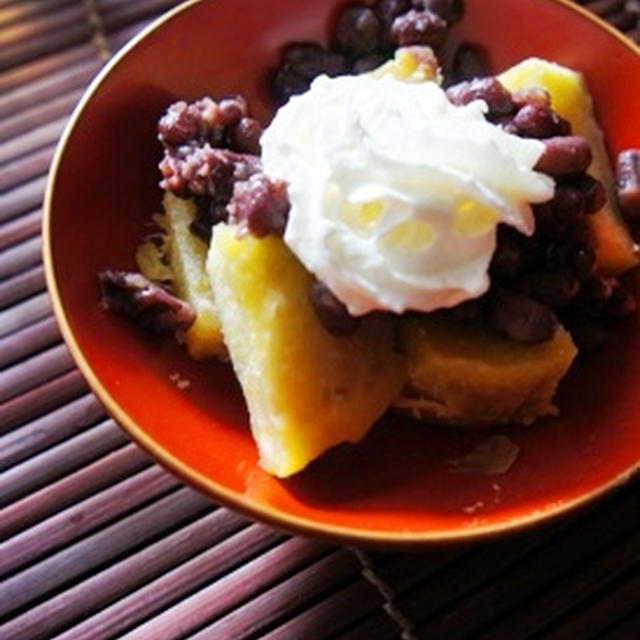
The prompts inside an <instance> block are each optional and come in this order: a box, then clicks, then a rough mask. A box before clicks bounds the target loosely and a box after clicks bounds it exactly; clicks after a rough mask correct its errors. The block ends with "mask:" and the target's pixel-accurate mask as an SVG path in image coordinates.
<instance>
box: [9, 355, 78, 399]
mask: <svg viewBox="0 0 640 640" xmlns="http://www.w3.org/2000/svg"><path fill="white" fill-rule="evenodd" d="M74 366H75V364H74V362H73V358H72V357H71V354H70V353H69V349H67V345H66V344H59V345H56V346H55V347H51V348H50V349H47V350H46V351H43V352H42V353H39V354H37V355H35V356H31V357H30V358H28V359H27V360H24V361H23V362H20V363H19V364H15V365H13V366H12V367H10V368H9V369H5V370H4V371H2V372H0V402H1V401H4V400H7V399H9V398H13V397H14V396H17V395H18V394H20V393H23V392H24V391H28V390H29V389H33V388H34V387H37V386H38V385H39V384H41V383H42V382H46V381H47V380H51V379H52V378H56V377H57V376H59V375H61V374H63V373H65V372H66V371H69V370H70V369H73V368H74Z"/></svg>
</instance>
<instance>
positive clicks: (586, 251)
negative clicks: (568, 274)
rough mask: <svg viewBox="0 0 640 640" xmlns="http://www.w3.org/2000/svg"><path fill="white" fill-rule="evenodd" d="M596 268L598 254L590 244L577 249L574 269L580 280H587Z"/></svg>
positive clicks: (574, 256)
mask: <svg viewBox="0 0 640 640" xmlns="http://www.w3.org/2000/svg"><path fill="white" fill-rule="evenodd" d="M595 268H596V254H595V251H594V250H593V249H592V247H591V246H589V245H584V246H582V247H579V248H578V249H576V251H575V253H574V255H573V270H574V273H575V274H576V277H577V278H578V280H580V282H584V281H585V280H587V279H588V278H589V277H590V276H591V275H593V272H594V270H595Z"/></svg>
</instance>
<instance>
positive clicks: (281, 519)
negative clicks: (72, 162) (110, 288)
mask: <svg viewBox="0 0 640 640" xmlns="http://www.w3.org/2000/svg"><path fill="white" fill-rule="evenodd" d="M206 1H210V0H186V1H185V2H183V3H181V4H179V5H178V6H176V7H174V8H173V9H171V10H169V11H168V12H166V13H165V14H163V15H161V16H160V17H158V18H157V19H156V20H154V21H153V22H152V23H151V24H149V25H148V26H147V27H145V28H144V29H142V30H141V31H140V33H138V34H137V35H135V36H134V37H133V38H132V39H131V40H129V41H128V42H127V43H126V44H125V45H124V46H123V47H122V48H121V49H120V50H119V51H118V52H117V53H116V54H114V55H113V57H112V58H111V59H110V60H109V61H108V62H107V63H106V64H105V65H104V67H103V68H102V69H101V70H100V72H99V73H98V74H97V75H96V77H95V78H94V79H93V80H92V82H91V83H90V84H89V86H88V87H87V89H86V90H85V92H84V94H83V95H82V97H81V99H80V101H79V102H78V104H77V106H76V107H75V109H74V111H73V113H72V114H71V116H70V118H69V121H68V123H67V125H66V126H65V129H64V131H63V133H62V135H61V137H60V140H59V142H58V145H57V148H56V151H55V155H54V157H53V160H52V163H51V167H50V171H49V177H48V181H47V186H46V191H45V197H44V206H43V220H42V237H43V247H42V254H43V262H44V271H45V280H46V284H47V289H48V292H49V296H50V300H51V304H52V308H53V312H54V315H55V317H56V319H57V322H58V324H59V327H60V331H61V334H62V337H63V339H64V341H65V343H66V345H67V347H68V348H69V351H70V353H71V355H72V357H73V359H74V361H75V364H76V365H77V367H78V368H79V369H80V372H81V373H82V375H83V376H84V377H85V379H86V381H87V383H88V385H89V387H90V388H91V390H92V391H93V392H94V393H95V394H96V396H97V397H98V399H99V401H100V402H101V403H102V405H103V406H104V407H105V408H106V410H107V412H108V413H109V414H110V415H111V416H112V417H113V418H114V419H115V421H116V422H117V423H118V424H119V426H120V427H121V428H122V429H124V431H125V432H126V433H127V434H128V435H129V436H130V437H131V438H132V440H133V441H134V442H136V443H137V444H139V445H140V446H141V447H142V448H143V449H144V450H146V451H147V452H148V453H149V454H151V456H152V457H153V458H154V460H156V461H157V462H159V463H160V464H161V465H162V466H164V467H165V468H167V469H169V470H170V471H171V472H173V473H175V474H176V475H177V476H178V477H180V478H181V479H183V480H184V481H185V482H186V483H187V484H189V485H190V486H192V487H194V488H195V489H197V490H199V491H201V492H203V493H204V494H206V495H207V496H208V497H210V498H212V499H214V500H215V501H217V502H220V503H221V504H223V505H225V506H227V507H230V508H232V509H234V510H236V511H238V512H240V513H242V514H244V515H246V516H248V517H250V518H252V519H254V520H259V521H261V522H266V523H268V524H270V525H273V526H276V527H278V528H280V529H284V530H286V531H288V532H291V533H294V534H302V535H307V536H314V537H319V538H324V539H327V540H330V541H333V542H336V543H339V544H345V543H346V544H359V545H365V546H369V547H385V548H403V549H407V548H420V547H426V546H434V545H438V544H443V543H455V542H464V541H476V540H481V539H483V540H484V539H488V538H493V537H497V536H500V535H504V534H507V533H511V532H516V531H521V530H523V529H527V528H529V527H531V526H533V525H535V524H538V523H541V522H543V521H548V520H550V519H552V518H557V517H559V516H561V515H563V514H566V513H568V512H570V511H573V510H576V509H578V508H580V507H583V506H585V505H587V504H589V503H591V502H593V501H595V500H596V499H598V498H599V497H601V496H603V495H604V494H606V493H608V492H610V491H612V490H614V489H616V488H618V487H620V486H622V485H623V484H625V483H626V482H628V481H629V480H630V479H631V478H632V476H634V475H635V474H637V473H638V472H640V461H638V462H637V463H635V464H633V465H631V466H630V467H629V468H627V469H626V470H625V471H623V472H621V473H620V474H618V475H617V476H615V477H614V478H613V479H611V480H609V481H608V482H606V483H604V484H602V485H600V486H599V487H597V488H595V489H593V490H591V491H589V492H588V493H585V494H582V495H580V496H578V497H576V498H574V499H572V500H570V501H568V502H564V503H562V504H560V505H558V504H553V505H552V506H550V507H549V508H547V509H545V510H540V511H538V510H536V511H535V512H533V513H530V514H529V515H526V516H519V517H515V518H510V519H508V520H505V521H504V522H501V523H497V524H491V525H483V526H474V527H469V528H464V529H461V528H459V529H450V530H447V531H437V532H432V531H420V532H402V531H393V530H392V531H384V530H380V531H376V530H371V529H365V528H358V527H352V526H344V525H332V524H323V523H320V522H317V521H315V520H313V519H310V518H305V517H301V516H296V515H292V514H290V513H287V512H286V511H282V510H280V509H278V508H277V507H272V506H269V505H265V504H261V503H258V502H255V501H253V500H251V499H248V498H247V497H245V496H244V495H243V494H242V493H241V492H238V491H234V490H232V489H229V488H228V487H226V486H224V485H222V484H220V483H218V482H216V481H214V480H212V479H211V478H209V477H207V476H206V475H205V474H202V473H200V472H198V471H195V470H194V469H192V468H191V467H190V466H189V465H187V464H185V463H184V462H182V461H181V460H180V459H179V458H177V457H175V456H174V455H173V454H171V453H170V452H169V451H168V450H167V449H165V448H164V447H163V446H162V445H161V444H160V443H159V442H157V441H156V440H155V439H154V438H152V437H151V436H149V435H148V434H147V433H146V432H145V430H144V429H143V428H142V427H141V426H140V425H139V424H138V423H137V422H136V421H135V420H134V419H133V418H132V417H131V416H130V415H129V414H127V413H126V412H125V411H124V410H123V409H122V408H121V407H120V405H119V404H118V402H117V401H116V399H115V398H114V397H113V396H112V395H111V394H110V393H109V392H108V391H107V389H106V388H105V387H104V386H103V385H102V383H101V381H100V378H99V376H98V375H97V374H96V373H95V372H94V370H93V369H92V367H91V365H90V364H89V362H88V361H87V359H86V358H85V356H84V354H83V352H82V350H81V349H80V346H79V345H78V342H77V341H76V338H75V336H74V334H73V331H72V329H71V326H70V324H69V320H68V318H67V314H66V311H65V309H64V306H63V304H62V300H61V297H60V292H59V289H58V283H57V281H56V276H55V266H54V261H53V251H52V231H51V222H52V216H53V210H52V207H53V197H54V191H55V188H56V180H57V177H58V172H59V168H60V165H61V162H62V159H63V156H64V153H65V149H66V147H67V143H68V141H69V139H70V137H71V135H72V133H73V130H74V129H75V126H76V124H77V122H78V121H79V120H80V118H81V117H82V115H83V113H84V111H85V109H86V107H87V106H88V105H89V103H90V102H91V100H92V99H93V97H94V96H95V94H96V93H97V91H98V89H99V88H100V86H101V85H102V84H103V82H105V81H106V80H107V78H108V77H109V75H110V73H111V71H112V70H113V69H114V68H115V67H116V66H118V65H119V64H120V62H121V61H122V60H123V59H124V58H125V57H126V56H127V55H128V54H129V53H130V52H131V51H132V50H133V49H134V48H135V47H136V46H137V45H138V44H139V43H140V42H142V41H143V40H145V39H146V38H147V37H148V36H150V35H151V34H153V33H154V32H155V31H157V30H158V29H160V28H162V27H163V26H164V25H165V24H166V23H168V22H170V21H171V20H172V19H173V18H175V17H176V16H177V15H179V14H181V13H182V12H184V11H187V10H189V9H190V8H192V7H194V6H195V5H198V4H200V3H202V2H206ZM545 1H546V2H551V3H555V4H558V5H561V6H563V7H565V8H566V9H569V10H570V11H573V12H574V13H575V14H577V15H578V16H581V17H582V18H583V19H586V20H588V21H590V22H592V23H593V24H594V25H596V26H597V27H599V28H600V29H603V30H604V31H606V32H607V33H608V34H609V35H610V36H612V37H614V38H615V39H616V40H618V41H619V42H620V44H622V45H623V46H625V47H627V48H628V49H630V50H631V51H632V52H633V53H635V54H636V55H637V56H638V57H639V58H640V46H639V45H637V44H636V43H635V42H633V41H632V40H631V39H630V38H628V37H627V36H625V35H624V34H623V33H621V32H620V31H618V30H617V29H616V28H615V27H613V26H612V25H611V24H609V23H607V22H606V21H605V20H604V19H602V18H600V17H599V16H597V15H595V14H593V13H591V12H590V11H588V10H587V9H586V8H584V7H583V6H581V5H578V4H576V3H575V2H573V1H572V0H545Z"/></svg>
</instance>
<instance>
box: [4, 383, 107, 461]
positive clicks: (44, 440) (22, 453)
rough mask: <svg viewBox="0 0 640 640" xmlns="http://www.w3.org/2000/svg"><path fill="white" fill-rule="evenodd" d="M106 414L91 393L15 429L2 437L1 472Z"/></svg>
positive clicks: (77, 431)
mask: <svg viewBox="0 0 640 640" xmlns="http://www.w3.org/2000/svg"><path fill="white" fill-rule="evenodd" d="M103 417H104V411H103V409H102V407H101V406H100V404H99V403H98V401H97V400H96V398H95V397H94V396H93V394H90V393H88V394H86V395H84V396H81V397H80V398H77V399H76V400H73V401H72V402H69V403H68V404H66V405H64V406H63V407H59V408H58V409H55V410H54V411H50V412H49V413H47V414H45V415H43V416H40V417H39V418H36V419H35V420H32V421H31V422H28V423H27V424H25V425H23V426H21V427H19V428H18V429H14V430H13V431H11V432H9V433H8V434H7V435H5V436H3V437H2V440H0V471H1V470H4V469H7V468H9V467H10V466H12V465H14V464H16V463H18V462H20V461H22V460H25V459H26V458H28V457H29V456H32V455H34V454H36V453H39V452H40V451H42V450H43V449H46V448H47V447H50V446H52V445H54V444H56V443H58V442H61V441H62V440H64V439H65V438H69V437H71V436H73V435H75V434H76V433H79V432H80V431H84V430H85V429H86V428H87V427H89V426H90V425H92V424H94V423H96V422H97V421H98V420H99V419H100V418H103Z"/></svg>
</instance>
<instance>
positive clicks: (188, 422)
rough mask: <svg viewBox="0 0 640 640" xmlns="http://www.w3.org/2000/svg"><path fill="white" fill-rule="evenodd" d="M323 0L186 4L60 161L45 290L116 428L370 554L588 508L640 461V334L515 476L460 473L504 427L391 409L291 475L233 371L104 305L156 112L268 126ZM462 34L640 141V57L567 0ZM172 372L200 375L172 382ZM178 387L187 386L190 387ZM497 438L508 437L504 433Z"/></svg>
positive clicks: (103, 97) (282, 520)
mask: <svg viewBox="0 0 640 640" xmlns="http://www.w3.org/2000/svg"><path fill="white" fill-rule="evenodd" d="M330 5H331V3H328V2H326V0H306V1H305V2H300V1H299V0H277V1H276V0H271V1H270V2H258V1H257V0H201V1H196V2H190V3H187V4H186V5H183V6H182V7H180V8H178V9H177V10H174V11H173V12H171V13H170V14H169V15H168V17H165V18H163V19H162V20H160V21H159V22H158V23H156V24H155V25H154V26H153V27H152V28H150V29H148V30H146V32H144V33H143V34H142V35H141V36H139V37H138V38H136V39H135V40H134V41H133V42H132V43H131V44H130V45H128V46H127V47H126V48H125V50H124V52H123V53H121V54H119V55H118V56H117V57H116V59H114V60H113V61H112V62H111V63H110V64H109V65H108V66H107V68H106V69H105V70H104V71H103V73H101V74H100V76H99V77H98V78H97V79H96V80H95V81H94V83H93V84H92V86H91V87H90V89H89V90H88V92H87V94H86V95H85V97H84V98H83V100H82V102H81V104H80V105H79V107H78V109H77V110H76V112H75V114H74V116H73V118H72V121H71V124H70V127H69V128H68V130H67V131H66V133H65V135H64V137H63V139H62V141H61V144H60V148H59V150H58V154H57V156H56V158H55V161H54V165H53V169H52V174H51V181H50V184H49V190H48V197H47V207H46V217H45V263H46V270H47V278H48V284H49V287H50V291H51V294H52V299H53V303H54V307H55V311H56V313H57V316H58V319H59V320H60V323H61V327H62V330H63V333H64V336H65V339H66V340H67V343H68V344H69V346H70V347H71V350H72V352H73V355H74V357H75V359H76V361H77V363H78V365H79V366H80V368H81V370H82V371H83V373H84V374H85V376H86V377H87V379H88V381H89V383H90V384H91V386H92V388H93V390H94V391H95V392H96V393H97V395H98V397H99V398H100V399H101V400H102V402H103V403H104V405H105V406H106V408H107V409H108V411H109V412H110V413H111V414H112V415H113V416H114V417H115V418H116V419H117V421H118V422H119V423H120V424H121V425H122V426H123V427H124V428H125V429H126V430H127V431H128V432H129V434H130V435H131V436H132V437H133V438H134V439H135V440H137V441H138V442H139V443H140V444H141V445H142V446H143V447H145V448H146V449H147V450H149V451H150V452H151V453H152V454H153V455H154V456H155V457H156V458H157V459H158V460H159V461H160V462H162V463H163V464H165V465H166V466H168V467H169V468H171V469H172V470H174V471H175V472H177V473H178V474H180V475H181V476H182V477H183V478H184V479H185V480H187V481H188V482H190V483H191V484H193V485H195V486H196V487H198V488H200V489H202V490H204V491H205V492H207V493H209V494H210V495H211V496H212V497H213V498H214V499H215V500H217V501H220V502H223V503H226V504H228V505H230V506H232V507H234V508H236V509H239V510H241V511H243V512H245V513H247V514H249V515H251V516H252V517H255V518H257V519H262V520H265V521H268V522H271V523H275V524H277V525H280V526H282V527H285V528H287V529H289V530H295V531H298V532H306V533H310V534H316V535H324V536H327V537H332V538H336V539H340V540H349V541H352V542H356V543H360V544H367V543H368V544H387V545H413V546H419V545H424V544H428V543H432V542H436V541H444V540H457V539H463V538H472V537H477V536H481V535H486V534H495V533H500V532H503V531H506V530H509V529H514V528H518V527H522V526H524V525H527V524H531V523H533V522H536V521H538V520H540V519H543V518H545V517H548V516H551V515H555V514H559V513H561V512H563V511H566V510H568V509H570V508H574V507H576V506H577V505H579V504H582V503H584V502H586V501H588V500H590V499H591V498H593V497H595V496H597V495H600V494H601V493H603V492H604V491H606V490H608V489H610V488H612V487H613V486H615V485H617V484H620V483H621V482H623V481H624V480H625V479H627V478H628V477H629V476H630V475H631V474H632V473H633V472H634V471H635V470H636V469H637V467H638V461H639V460H640V402H639V401H638V388H639V386H640V331H638V330H637V327H630V328H629V330H628V331H627V333H626V334H625V335H623V336H621V339H620V341H619V342H618V345H617V346H616V347H615V348H613V349H611V350H610V351H608V352H607V353H606V354H604V355H603V356H602V357H599V358H597V359H596V360H594V361H592V362H590V363H588V364H586V365H580V366H577V367H576V368H575V369H574V370H573V371H572V373H571V374H570V376H569V378H568V379H567V380H566V381H565V383H564V384H563V385H562V389H561V392H560V395H559V404H560V406H561V407H562V415H561V417H560V418H557V419H552V420H545V421H542V422H540V423H539V424H536V425H535V426H534V427H531V428H527V429H520V428H515V429H506V430H504V429H503V430H500V431H498V432H495V433H497V434H499V435H507V436H508V437H509V438H510V439H511V440H512V441H513V442H515V443H517V446H518V447H519V448H520V454H519V456H518V459H517V461H516V463H515V464H514V465H513V467H512V468H511V469H510V471H509V472H508V473H506V474H504V475H495V476H491V475H474V474H463V473H456V472H455V468H454V466H453V463H452V461H455V460H458V459H460V458H462V457H463V456H465V455H466V454H467V453H469V452H470V451H472V450H473V449H474V448H475V447H476V446H477V444H478V443H481V442H483V441H485V440H486V439H487V438H488V437H489V434H468V433H457V432H452V431H445V430H439V429H435V428H431V427H428V426H426V425H424V424H418V423H415V422H412V421H410V420H408V419H406V418H403V417H398V416H389V417H388V418H386V419H384V420H382V421H381V422H380V424H378V425H377V426H376V427H375V428H374V429H373V431H372V432H371V433H370V435H369V436H368V437H367V438H366V440H365V441H364V442H362V443H361V444H359V445H358V446H341V447H339V448H337V449H335V450H333V451H332V452H330V453H329V454H327V455H325V456H323V457H322V458H321V459H320V460H319V461H317V462H316V463H314V464H313V465H312V466H311V467H310V468H309V469H308V470H306V471H305V472H303V473H301V474H299V475H298V476H296V477H294V478H293V479H290V480H288V481H280V480H277V479H274V478H272V477H270V476H268V475H267V474H265V473H264V472H263V471H261V470H260V469H259V468H258V467H257V466H256V462H257V458H256V449H255V447H254V444H253V441H252V439H251V436H250V434H249V430H248V425H247V415H246V411H245V405H244V402H243V399H242V396H241V393H240V391H239V388H238V386H237V384H236V382H235V380H234V377H233V374H232V372H231V369H230V367H228V366H224V365H220V364H215V363H196V362H193V361H191V360H190V359H189V358H188V357H187V356H186V354H185V352H184V351H183V350H182V348H180V347H179V346H178V345H176V344H173V342H172V341H170V340H164V341H162V340H158V339H156V338H152V337H149V336H147V335H144V334H143V333H141V332H140V331H138V330H137V329H136V328H135V327H133V326H132V325H131V324H129V323H128V322H127V321H125V320H123V319H121V318H119V317H116V316H114V315H112V314H109V313H105V312H104V311H103V310H102V309H101V308H100V307H99V305H98V293H97V284H96V275H97V273H98V272H99V271H101V270H102V269H105V268H124V269H126V268H134V267H135V264H134V250H135V247H136V245H137V244H138V242H139V241H140V239H141V238H142V237H143V236H144V235H145V233H147V232H148V230H149V220H150V215H151V213H153V212H154V211H157V210H158V209H159V205H160V198H161V193H160V190H159V189H158V187H157V182H158V175H157V171H156V165H157V163H158V160H159V157H160V148H159V145H158V143H157V141H156V135H155V128H156V122H157V120H158V117H159V116H160V114H161V113H162V112H163V110H164V109H165V108H166V106H167V105H168V104H169V103H170V102H172V101H173V100H176V99H186V100H189V99H195V98H199V97H201V96H203V95H205V94H211V95H214V96H216V95H221V94H228V93H236V92H239V93H242V94H244V95H245V96H246V97H247V98H248V99H249V102H250V105H251V106H252V110H253V112H254V114H256V115H257V116H258V117H260V118H262V119H263V120H264V119H267V118H268V117H269V114H270V113H271V109H272V106H271V103H270V102H269V98H268V91H267V76H268V70H269V69H270V68H271V67H272V66H273V65H274V64H275V62H276V60H277V57H278V53H279V50H280V48H281V46H282V45H283V44H284V43H287V42H291V41H296V40H297V41H300V40H308V39H311V40H317V39H324V37H325V36H326V33H327V32H328V28H329V24H330V21H331V11H330V10H329V7H330ZM466 6H467V10H466V14H465V17H464V19H463V21H462V22H461V23H460V24H459V25H457V26H456V27H455V29H454V31H453V34H452V41H453V42H455V41H471V42H475V43H479V44H481V45H484V46H485V47H486V48H487V49H488V50H489V51H490V52H491V64H492V66H493V69H494V71H500V70H502V69H504V68H506V67H508V66H510V65H511V64H514V63H516V62H518V61H519V60H521V59H523V58H525V57H527V56H532V55H537V56H541V57H545V58H548V59H552V60H555V61H557V62H560V63H562V64H565V65H568V66H571V67H574V68H577V69H580V70H582V71H583V72H584V73H585V74H586V77H587V80H588V83H589V86H590V88H591V91H592V93H593V95H594V98H595V102H596V105H597V109H598V113H599V117H600V121H601V124H602V126H603V128H604V130H605V132H606V135H607V139H608V143H609V146H610V150H611V152H612V153H616V152H617V151H619V150H621V149H623V148H627V147H630V146H640V127H639V125H638V115H637V114H638V113H640V83H639V82H638V80H637V79H638V78H640V51H639V50H638V49H637V47H634V45H632V44H631V43H630V42H628V41H625V40H624V39H623V38H622V37H621V36H618V35H616V34H615V33H614V32H613V30H612V29H610V28H609V27H607V26H606V25H605V24H604V23H602V22H599V21H597V20H595V19H593V18H589V17H588V16H587V15H586V13H585V12H584V11H582V10H580V9H576V8H575V7H574V6H572V5H570V4H569V3H565V2H564V1H559V0H466ZM176 376H179V378H180V379H181V380H186V381H188V383H189V386H188V387H187V388H182V389H180V388H179V386H178V385H176V383H175V380H176ZM180 386H182V385H180ZM495 433H494V435H495Z"/></svg>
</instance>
